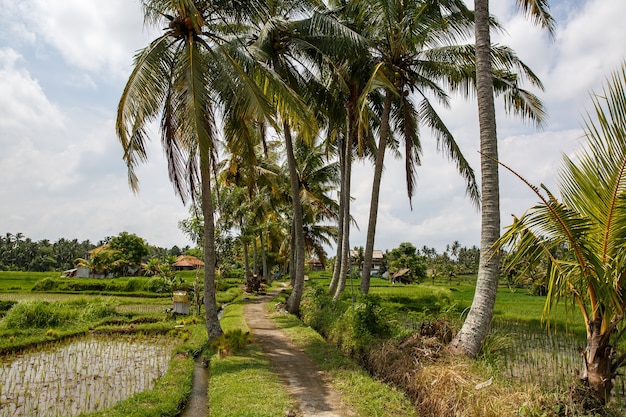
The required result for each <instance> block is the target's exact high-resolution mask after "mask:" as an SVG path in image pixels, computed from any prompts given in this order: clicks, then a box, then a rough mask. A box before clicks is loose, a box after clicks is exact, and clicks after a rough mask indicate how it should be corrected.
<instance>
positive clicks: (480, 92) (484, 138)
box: [450, 0, 554, 357]
mask: <svg viewBox="0 0 626 417" xmlns="http://www.w3.org/2000/svg"><path fill="white" fill-rule="evenodd" d="M516 1H517V4H518V5H519V6H520V7H521V8H522V10H524V11H525V12H526V13H527V14H529V15H530V16H531V17H532V18H533V20H535V21H536V22H538V23H539V24H541V25H542V26H544V27H545V28H547V29H548V30H549V31H550V32H551V33H552V32H553V28H554V22H553V20H552V17H551V16H550V14H549V12H548V10H549V9H548V5H547V3H546V0H516ZM474 9H475V10H474V15H475V40H476V93H477V94H476V97H477V101H478V121H479V129H480V153H481V158H480V167H481V169H480V171H481V195H482V201H481V231H480V261H479V267H478V278H477V280H476V291H475V293H474V299H473V301H472V306H471V307H470V311H469V313H468V315H467V318H466V319H465V322H464V323H463V326H462V327H461V330H460V331H459V332H458V333H457V334H456V336H455V337H454V339H453V340H452V342H451V343H450V347H451V351H453V352H456V353H459V354H464V355H467V356H470V357H475V356H476V355H477V354H478V351H479V350H480V346H481V345H482V342H483V340H484V339H485V337H486V336H487V332H488V331H489V324H490V323H491V318H492V316H493V306H494V304H495V300H496V292H497V288H498V278H499V270H500V267H499V258H498V256H497V254H495V256H494V254H493V253H492V252H491V248H492V246H493V244H494V243H495V242H496V240H497V239H498V237H499V236H500V188H499V176H498V165H497V163H496V162H495V161H497V160H498V141H497V136H496V117H495V106H494V97H493V95H494V81H493V74H492V70H493V68H492V65H493V63H492V56H491V51H492V48H491V35H490V33H489V29H490V16H489V0H474Z"/></svg>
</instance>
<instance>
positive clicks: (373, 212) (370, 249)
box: [361, 91, 392, 294]
mask: <svg viewBox="0 0 626 417" xmlns="http://www.w3.org/2000/svg"><path fill="white" fill-rule="evenodd" d="M391 94H392V93H391V92H390V91H387V93H386V95H385V102H384V104H383V115H382V119H381V125H380V139H379V140H378V150H377V152H376V161H375V163H374V179H373V181H372V198H371V201H370V216H369V221H368V223H367V237H366V240H365V254H364V259H363V274H362V276H361V293H362V294H367V293H369V290H370V275H371V273H372V259H373V257H374V238H375V236H376V222H377V220H378V200H379V198H380V182H381V180H382V177H383V166H384V162H385V151H386V148H387V135H389V114H390V113H391V98H392V97H391Z"/></svg>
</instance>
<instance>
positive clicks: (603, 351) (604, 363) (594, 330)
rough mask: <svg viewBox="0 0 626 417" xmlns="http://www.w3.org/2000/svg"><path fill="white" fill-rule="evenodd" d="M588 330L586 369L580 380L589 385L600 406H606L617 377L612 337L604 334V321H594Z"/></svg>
mask: <svg viewBox="0 0 626 417" xmlns="http://www.w3.org/2000/svg"><path fill="white" fill-rule="evenodd" d="M588 328H589V336H588V337H587V347H586V349H585V351H584V352H583V359H584V368H583V373H582V375H581V377H580V378H581V380H582V381H583V382H586V383H587V385H588V386H589V388H590V389H591V391H592V392H593V395H594V397H595V398H596V399H597V400H598V401H599V402H600V404H605V403H606V402H607V401H608V400H609V399H610V398H611V391H612V390H613V384H614V379H615V377H616V376H617V372H616V369H614V368H616V367H614V366H613V361H612V356H613V354H614V349H613V346H612V345H611V343H610V337H608V336H607V334H606V333H604V334H603V333H602V319H594V320H593V321H591V322H590V323H589V324H588Z"/></svg>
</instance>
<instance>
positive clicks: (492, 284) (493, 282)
mask: <svg viewBox="0 0 626 417" xmlns="http://www.w3.org/2000/svg"><path fill="white" fill-rule="evenodd" d="M474 9H475V10H474V16H475V19H476V22H475V25H476V26H475V30H476V93H477V99H478V121H479V127H480V152H481V157H480V167H481V193H482V202H481V211H482V212H481V230H480V264H479V267H478V278H477V280H476V291H475V293H474V300H473V301H472V306H471V308H470V311H469V314H468V315H467V318H466V319H465V322H464V323H463V326H462V327H461V330H460V331H459V333H457V335H456V336H455V338H454V339H453V340H452V342H451V344H450V348H451V351H452V352H455V353H458V354H464V355H467V356H470V357H475V356H476V355H477V354H478V352H479V351H480V347H481V345H482V342H483V340H484V339H485V337H486V336H487V333H488V331H489V325H490V323H491V318H492V316H493V306H494V304H495V301H496V291H497V289H498V278H499V273H500V261H499V258H498V256H497V255H494V254H493V253H492V251H491V248H492V246H493V244H494V243H495V241H496V240H497V239H498V237H499V236H500V189H499V184H498V181H499V179H498V164H497V162H495V161H497V160H498V141H497V136H496V112H495V106H494V98H493V79H492V75H491V55H490V53H491V37H490V34H489V0H475V1H474Z"/></svg>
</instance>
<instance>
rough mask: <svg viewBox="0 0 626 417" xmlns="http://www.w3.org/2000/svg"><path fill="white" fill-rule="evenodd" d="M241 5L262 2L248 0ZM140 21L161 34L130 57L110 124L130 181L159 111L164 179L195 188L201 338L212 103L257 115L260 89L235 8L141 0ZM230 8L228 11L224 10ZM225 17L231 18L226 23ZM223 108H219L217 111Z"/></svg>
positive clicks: (185, 192)
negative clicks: (160, 28)
mask: <svg viewBox="0 0 626 417" xmlns="http://www.w3.org/2000/svg"><path fill="white" fill-rule="evenodd" d="M245 3H246V6H247V7H246V8H245V10H246V12H247V13H254V12H256V11H257V10H259V8H260V6H259V5H262V3H263V2H255V1H253V0H248V1H246V2H245ZM142 6H143V10H144V15H145V20H146V22H147V23H151V24H163V21H165V22H166V23H167V28H166V29H165V31H164V33H163V35H161V36H159V37H158V38H157V39H155V40H154V41H153V42H151V43H150V45H149V46H147V47H146V48H144V49H142V50H140V51H139V52H138V53H137V55H136V56H135V62H134V68H133V71H132V72H131V75H130V77H129V79H128V82H127V84H126V87H125V88H124V91H123V93H122V97H121V99H120V103H119V106H118V114H117V122H116V131H117V135H118V137H119V140H120V142H121V144H122V147H123V149H124V156H123V158H124V161H125V162H126V165H127V167H128V179H129V184H130V186H131V188H132V189H133V190H134V191H138V178H137V176H136V174H135V171H134V169H135V167H136V166H137V165H138V164H139V163H140V162H146V160H147V154H146V145H145V142H146V140H147V139H148V137H147V125H148V124H149V123H150V122H151V121H152V120H154V119H156V118H157V117H158V116H160V129H161V140H162V145H163V148H164V151H165V154H166V158H167V161H168V166H169V174H170V181H171V182H172V184H173V186H174V190H175V192H176V193H177V194H178V195H179V196H180V197H181V199H182V200H183V202H186V201H187V200H188V199H190V198H191V199H193V198H195V196H196V195H197V194H198V191H200V192H199V194H200V195H201V206H202V213H203V218H204V228H205V230H204V237H205V239H204V259H205V269H204V298H205V300H204V301H205V303H204V304H205V310H206V311H205V312H206V327H207V333H208V336H209V339H214V338H216V337H218V336H219V335H221V334H222V329H221V327H220V323H219V320H218V316H217V308H216V302H215V301H216V300H215V263H216V257H215V223H214V210H213V201H212V197H211V188H212V186H211V175H210V172H211V167H212V166H213V164H214V163H215V159H216V145H215V143H216V139H217V132H216V128H215V116H214V114H215V110H216V109H215V107H216V105H218V106H220V105H221V107H222V108H224V109H228V110H229V111H234V110H233V109H236V110H237V111H238V112H239V113H242V114H249V115H254V116H249V117H250V118H252V119H253V118H255V117H256V118H261V117H263V115H265V114H268V113H269V112H270V106H269V103H268V102H267V101H266V100H265V96H264V95H263V93H262V92H261V90H260V89H259V88H258V86H257V85H256V84H255V83H254V82H253V81H252V79H251V77H250V76H249V75H248V73H247V72H246V71H250V70H251V69H250V68H249V67H246V66H245V65H244V64H243V63H242V60H243V59H244V58H245V54H244V53H242V52H241V49H242V48H243V45H242V44H241V42H240V41H239V39H238V38H237V37H236V36H233V35H234V34H235V33H234V30H235V29H234V27H235V26H236V25H235V23H238V22H240V21H241V19H242V15H241V11H240V10H233V8H232V7H231V8H229V5H228V2H224V4H222V5H221V6H220V7H217V5H216V4H214V3H212V2H206V1H195V0H184V1H173V0H171V1H165V0H143V1H142ZM229 13H230V14H229ZM229 23H232V24H229ZM225 113H226V112H225Z"/></svg>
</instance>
